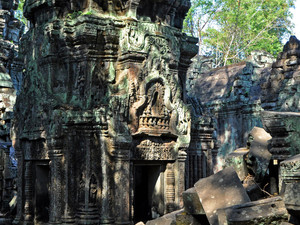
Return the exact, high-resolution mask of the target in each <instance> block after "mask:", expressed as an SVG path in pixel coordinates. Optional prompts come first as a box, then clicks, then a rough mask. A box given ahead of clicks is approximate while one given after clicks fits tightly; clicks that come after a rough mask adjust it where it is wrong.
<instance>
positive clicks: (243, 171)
mask: <svg viewBox="0 0 300 225" xmlns="http://www.w3.org/2000/svg"><path fill="white" fill-rule="evenodd" d="M248 153H249V149H247V148H239V149H237V150H235V151H234V152H232V153H230V154H229V155H228V156H227V157H226V159H225V161H226V166H231V167H233V168H234V170H235V172H236V173H237V175H238V177H239V178H240V180H241V181H242V180H244V179H245V178H246V176H247V175H248V169H247V165H246V156H247V154H248Z"/></svg>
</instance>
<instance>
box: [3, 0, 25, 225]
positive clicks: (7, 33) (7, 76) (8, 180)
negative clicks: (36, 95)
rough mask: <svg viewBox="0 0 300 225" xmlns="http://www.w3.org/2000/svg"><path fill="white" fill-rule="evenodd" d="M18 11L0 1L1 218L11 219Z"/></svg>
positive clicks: (19, 30) (15, 4) (19, 29)
mask: <svg viewBox="0 0 300 225" xmlns="http://www.w3.org/2000/svg"><path fill="white" fill-rule="evenodd" d="M17 8H18V1H12V0H0V109H1V110H0V214H1V215H0V218H1V217H2V216H3V215H8V216H10V215H11V213H12V210H13V206H14V205H15V200H16V196H15V195H16V194H15V191H16V190H15V178H16V169H17V168H16V159H15V155H14V149H13V148H12V143H11V139H10V128H11V120H12V117H13V106H14V104H15V101H16V93H17V90H16V89H17V88H18V86H19V84H20V80H21V79H20V78H21V77H22V63H20V60H19V59H18V44H19V40H20V38H21V36H22V33H23V29H24V25H23V24H22V23H21V22H20V21H19V20H18V19H16V18H15V15H14V11H15V10H16V9H17ZM0 220H2V218H1V219H0Z"/></svg>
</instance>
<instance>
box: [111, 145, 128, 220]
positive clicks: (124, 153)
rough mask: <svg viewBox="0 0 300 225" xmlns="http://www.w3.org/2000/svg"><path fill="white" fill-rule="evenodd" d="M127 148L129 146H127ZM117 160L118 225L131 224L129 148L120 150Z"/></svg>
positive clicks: (116, 205)
mask: <svg viewBox="0 0 300 225" xmlns="http://www.w3.org/2000/svg"><path fill="white" fill-rule="evenodd" d="M125 146H127V145H125ZM114 159H115V174H114V181H115V202H116V203H115V212H116V224H130V219H131V218H130V210H131V209H130V160H129V148H128V149H126V147H125V149H124V146H122V149H118V150H116V152H115V155H114Z"/></svg>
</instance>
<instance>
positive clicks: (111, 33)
mask: <svg viewBox="0 0 300 225" xmlns="http://www.w3.org/2000/svg"><path fill="white" fill-rule="evenodd" d="M189 6H190V3H189V1H185V0H178V1H170V0H165V1H150V0H147V1H139V0H128V1H118V0H107V1H96V0H85V1H59V0H56V1H48V0H43V1H37V0H27V1H26V3H25V6H24V13H25V16H26V17H27V18H28V19H29V20H30V22H31V28H30V29H29V31H28V32H27V33H26V35H25V36H24V38H23V39H22V45H21V53H22V55H23V57H24V61H25V69H26V71H25V74H26V75H25V77H24V82H23V86H22V89H21V91H20V94H19V95H18V98H17V103H16V107H15V111H14V113H15V120H14V136H13V137H14V138H15V148H16V151H17V153H18V162H19V163H18V173H19V174H20V176H19V179H18V183H17V186H18V200H19V201H18V213H17V217H16V219H15V221H14V223H16V224H18V223H21V224H32V223H39V222H41V223H42V222H43V223H55V224H62V223H71V224H74V223H76V224H121V223H122V224H130V223H131V222H132V221H134V222H137V221H138V220H147V219H151V218H152V217H155V216H157V215H162V214H164V213H166V212H170V211H173V210H175V209H177V208H179V207H180V205H182V200H181V193H182V192H183V190H184V188H185V187H184V174H185V161H186V158H187V154H188V151H187V149H188V146H189V144H190V140H191V138H190V133H191V117H192V115H191V114H192V112H191V108H190V107H189V106H188V105H187V104H186V102H187V96H186V93H185V85H184V84H185V81H186V72H187V69H188V66H189V64H190V62H191V58H192V57H193V56H194V55H195V54H196V52H197V50H196V47H195V44H196V42H197V41H196V40H195V39H193V38H190V37H187V36H186V35H184V34H182V33H181V30H180V29H181V27H182V21H183V18H184V15H185V13H186V12H187V10H188V8H189ZM48 177H49V179H48ZM48 187H49V188H48Z"/></svg>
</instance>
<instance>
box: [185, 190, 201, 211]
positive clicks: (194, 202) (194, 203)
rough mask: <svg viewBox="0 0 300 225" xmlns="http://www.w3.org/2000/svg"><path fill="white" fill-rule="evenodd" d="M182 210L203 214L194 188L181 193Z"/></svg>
mask: <svg viewBox="0 0 300 225" xmlns="http://www.w3.org/2000/svg"><path fill="white" fill-rule="evenodd" d="M182 198H183V205H184V210H185V211H186V212H187V213H188V214H191V215H202V214H205V212H204V209H203V206H202V204H201V202H200V199H199V196H198V194H197V192H196V190H195V188H194V187H193V188H190V189H188V190H186V191H185V192H183V193H182Z"/></svg>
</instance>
